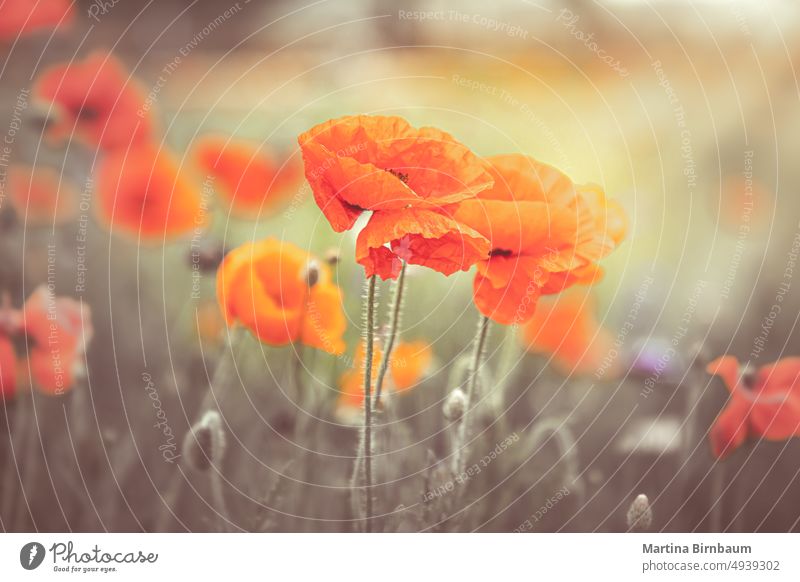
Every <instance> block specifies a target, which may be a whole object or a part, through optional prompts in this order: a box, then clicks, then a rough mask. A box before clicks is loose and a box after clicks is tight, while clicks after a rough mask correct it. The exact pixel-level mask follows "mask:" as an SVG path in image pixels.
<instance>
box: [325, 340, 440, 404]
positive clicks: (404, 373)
mask: <svg viewBox="0 0 800 582" xmlns="http://www.w3.org/2000/svg"><path fill="white" fill-rule="evenodd" d="M382 353H383V352H382V350H381V349H380V348H379V347H378V346H375V348H374V349H373V354H372V382H373V386H372V390H374V389H375V385H374V384H375V380H376V378H377V374H378V368H379V367H380V362H381V358H382V357H383V356H382ZM365 356H366V354H365V351H364V344H363V343H359V345H358V347H357V348H356V353H355V356H354V358H353V365H352V367H351V368H350V369H349V370H347V371H346V372H345V373H344V374H342V376H341V378H340V379H339V387H340V389H341V392H340V394H339V406H340V407H345V408H361V406H362V404H363V402H364V373H365V370H364V368H365V365H364V364H365V359H366V357H365ZM431 360H432V351H431V347H430V346H429V345H428V344H427V343H426V342H424V341H419V340H418V341H413V342H398V343H397V345H396V346H395V347H394V350H392V357H391V359H390V360H389V378H390V379H391V382H390V383H389V387H390V388H391V389H392V390H393V391H395V392H405V391H407V390H409V389H411V388H414V387H415V386H416V385H417V384H418V383H419V381H420V380H422V378H423V377H424V376H425V374H426V373H427V371H428V369H429V368H430V365H431Z"/></svg>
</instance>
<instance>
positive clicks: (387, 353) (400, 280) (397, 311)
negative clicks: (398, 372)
mask: <svg viewBox="0 0 800 582" xmlns="http://www.w3.org/2000/svg"><path fill="white" fill-rule="evenodd" d="M405 283H406V262H405V261H403V266H402V267H401V268H400V275H399V276H398V277H397V282H396V283H395V285H394V296H393V298H392V305H391V319H390V322H389V335H388V337H387V338H386V347H385V349H384V350H383V358H381V366H380V368H378V378H377V379H376V380H375V403H374V405H373V406H374V407H377V406H378V404H379V403H380V401H381V390H382V389H383V380H384V378H385V377H386V371H387V370H388V369H389V362H391V357H392V350H393V349H394V342H395V340H396V339H397V330H398V328H399V327H400V315H401V313H402V311H403V291H404V287H405Z"/></svg>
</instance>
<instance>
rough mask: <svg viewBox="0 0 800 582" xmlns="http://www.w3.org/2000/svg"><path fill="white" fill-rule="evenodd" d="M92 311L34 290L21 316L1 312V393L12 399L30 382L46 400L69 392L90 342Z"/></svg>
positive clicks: (6, 310)
mask: <svg viewBox="0 0 800 582" xmlns="http://www.w3.org/2000/svg"><path fill="white" fill-rule="evenodd" d="M93 333H94V332H93V329H92V324H91V310H90V309H89V307H88V306H87V305H82V304H81V303H79V302H78V301H75V300H74V299H71V298H68V297H56V296H54V295H53V294H52V293H51V292H50V291H49V290H48V288H47V287H46V286H45V285H41V286H40V287H38V288H37V289H36V290H35V291H34V292H33V293H32V294H31V296H30V297H29V298H28V300H27V301H26V302H25V305H24V306H23V308H22V310H21V311H18V310H15V309H12V308H11V307H10V306H9V305H8V304H7V303H6V305H4V306H3V307H2V309H0V393H2V396H3V398H5V399H8V398H12V397H13V396H14V395H15V394H16V390H17V388H19V387H20V386H24V385H27V384H28V382H29V381H32V382H33V386H35V387H36V388H37V389H38V390H39V391H41V392H42V393H44V394H48V395H51V396H54V395H61V394H64V393H66V392H68V391H69V390H70V389H72V387H73V386H74V384H75V379H76V377H77V375H78V374H79V372H80V370H81V369H83V367H84V362H83V359H84V354H85V351H86V346H87V345H88V343H89V342H90V341H91V339H92V335H93Z"/></svg>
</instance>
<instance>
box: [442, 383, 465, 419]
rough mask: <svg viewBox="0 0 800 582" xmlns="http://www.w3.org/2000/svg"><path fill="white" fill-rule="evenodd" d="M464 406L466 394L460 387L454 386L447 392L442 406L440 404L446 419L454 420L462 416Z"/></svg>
mask: <svg viewBox="0 0 800 582" xmlns="http://www.w3.org/2000/svg"><path fill="white" fill-rule="evenodd" d="M466 408H467V395H466V394H465V393H464V391H463V390H462V389H461V388H456V389H454V390H453V391H452V392H450V394H448V396H447V399H446V400H445V401H444V406H442V412H443V413H444V417H445V418H446V419H447V420H449V421H450V422H455V421H456V420H458V419H459V418H461V417H462V416H464V410H465V409H466Z"/></svg>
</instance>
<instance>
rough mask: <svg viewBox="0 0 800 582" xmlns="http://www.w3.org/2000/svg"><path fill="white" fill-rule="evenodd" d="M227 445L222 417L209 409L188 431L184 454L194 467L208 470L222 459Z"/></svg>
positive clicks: (184, 442)
mask: <svg viewBox="0 0 800 582" xmlns="http://www.w3.org/2000/svg"><path fill="white" fill-rule="evenodd" d="M225 447H226V438H225V430H224V429H223V428H222V417H221V416H220V415H219V412H217V411H216V410H209V411H208V412H206V413H205V414H204V415H203V416H202V418H201V419H200V420H199V421H198V422H197V423H196V424H195V425H194V426H193V427H192V429H191V430H190V431H189V432H188V433H186V437H185V438H184V439H183V456H184V458H186V460H187V462H188V463H189V466H190V467H192V468H193V469H195V470H197V471H206V470H208V468H209V467H210V466H211V464H212V463H219V462H221V461H222V457H223V456H224V455H225Z"/></svg>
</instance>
